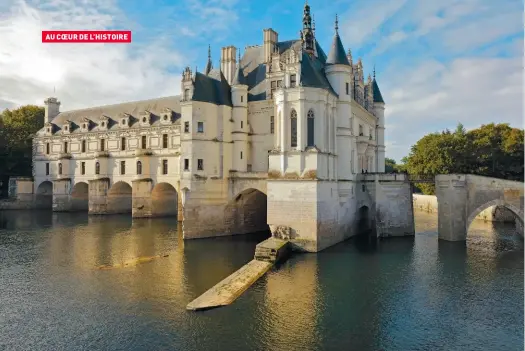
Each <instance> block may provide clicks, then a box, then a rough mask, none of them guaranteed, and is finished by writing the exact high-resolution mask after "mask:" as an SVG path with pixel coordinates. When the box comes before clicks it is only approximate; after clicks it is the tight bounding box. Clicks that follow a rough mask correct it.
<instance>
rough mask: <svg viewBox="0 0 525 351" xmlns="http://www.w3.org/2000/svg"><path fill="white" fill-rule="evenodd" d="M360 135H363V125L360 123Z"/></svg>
mask: <svg viewBox="0 0 525 351" xmlns="http://www.w3.org/2000/svg"><path fill="white" fill-rule="evenodd" d="M359 136H363V126H362V125H359Z"/></svg>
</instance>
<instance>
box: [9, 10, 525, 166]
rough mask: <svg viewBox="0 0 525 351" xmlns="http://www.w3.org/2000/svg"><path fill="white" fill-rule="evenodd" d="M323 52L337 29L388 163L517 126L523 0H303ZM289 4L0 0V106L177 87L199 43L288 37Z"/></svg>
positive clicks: (296, 15)
mask: <svg viewBox="0 0 525 351" xmlns="http://www.w3.org/2000/svg"><path fill="white" fill-rule="evenodd" d="M309 4H310V6H311V12H312V14H313V15H314V19H315V23H316V39H317V41H318V42H319V43H320V44H321V46H322V47H323V48H324V49H325V51H326V52H327V53H328V50H329V47H330V44H331V41H332V37H333V35H334V19H335V15H336V14H338V16H339V33H340V36H341V39H342V41H343V45H344V47H345V49H346V50H348V49H349V48H350V49H351V50H352V55H353V57H354V60H356V59H357V58H358V57H362V60H363V65H364V70H365V73H367V74H368V73H371V72H372V70H373V67H374V65H375V67H376V75H377V81H378V84H379V86H380V88H381V92H382V95H383V98H384V100H385V102H386V111H385V118H386V130H385V139H386V154H387V157H390V158H393V159H395V160H397V161H398V162H399V161H400V159H401V158H402V157H404V156H406V155H408V153H409V152H410V147H411V146H412V145H414V144H415V143H416V142H417V140H419V139H420V138H421V137H423V136H424V135H426V134H428V133H432V132H438V131H442V130H444V129H446V128H448V129H454V128H455V127H456V125H457V124H458V123H462V124H463V125H464V126H465V127H466V128H467V129H473V128H477V127H479V126H481V125H482V124H487V123H492V122H495V123H509V124H510V125H511V126H513V127H519V128H523V100H524V99H523V93H524V91H523V3H522V2H521V1H517V0H498V1H493V0H440V1H436V0H412V1H411V0H374V1H370V0H333V1H332V2H331V3H330V6H326V1H321V0H309ZM303 5H304V3H303V2H302V1H301V0H294V1H292V0H279V1H266V2H264V1H252V0H245V1H238V0H180V1H168V0H156V1H143V0H141V1H138V0H125V1H116V0H2V1H0V110H3V109H4V108H16V107H18V106H21V105H25V104H37V105H43V100H44V99H45V98H46V97H49V96H56V97H58V99H59V100H60V101H61V102H62V105H61V110H62V111H67V110H72V109H78V108H84V107H90V106H97V105H103V104H111V103H119V102H125V101H133V100H141V99H148V98H155V97H161V96H170V95H177V94H179V93H180V78H181V72H182V70H183V69H184V67H186V66H190V67H192V69H193V68H194V67H197V68H198V69H199V70H200V71H202V70H203V69H204V66H205V64H206V60H207V48H208V44H209V45H211V47H212V58H213V62H214V65H215V66H218V64H219V56H220V48H221V47H224V46H228V45H234V46H236V47H238V48H240V49H241V51H243V50H244V48H245V47H246V46H250V45H261V44H262V39H263V31H262V30H263V29H264V28H273V29H274V30H275V31H277V32H278V33H279V40H282V41H284V40H291V39H298V38H299V30H300V29H301V19H302V10H303ZM58 29H69V30H95V29H121V30H131V31H132V33H133V42H132V43H131V44H93V43H90V44H49V43H45V44H44V43H42V42H41V31H42V30H58Z"/></svg>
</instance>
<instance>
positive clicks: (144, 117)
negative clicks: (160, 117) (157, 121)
mask: <svg viewBox="0 0 525 351" xmlns="http://www.w3.org/2000/svg"><path fill="white" fill-rule="evenodd" d="M150 120H151V113H150V112H149V111H143V112H141V113H140V123H141V124H142V125H143V126H148V125H149V124H150Z"/></svg>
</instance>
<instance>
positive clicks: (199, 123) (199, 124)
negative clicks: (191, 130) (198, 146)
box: [197, 122, 204, 133]
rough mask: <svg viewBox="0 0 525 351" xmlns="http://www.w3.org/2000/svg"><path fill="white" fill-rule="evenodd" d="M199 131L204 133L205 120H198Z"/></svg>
mask: <svg viewBox="0 0 525 351" xmlns="http://www.w3.org/2000/svg"><path fill="white" fill-rule="evenodd" d="M197 133H204V122H197Z"/></svg>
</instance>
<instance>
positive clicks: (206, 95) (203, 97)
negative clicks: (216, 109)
mask: <svg viewBox="0 0 525 351" xmlns="http://www.w3.org/2000/svg"><path fill="white" fill-rule="evenodd" d="M191 99H192V100H193V101H202V102H210V103H212V104H215V105H219V106H221V105H226V106H233V104H232V96H231V87H230V85H229V84H228V81H227V80H226V78H225V77H224V75H223V74H222V72H221V71H220V70H211V71H210V73H209V74H208V75H205V74H202V73H200V72H196V73H195V78H194V81H193V96H192V98H191Z"/></svg>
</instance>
